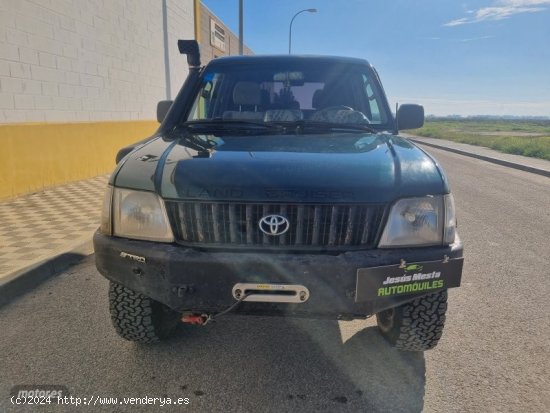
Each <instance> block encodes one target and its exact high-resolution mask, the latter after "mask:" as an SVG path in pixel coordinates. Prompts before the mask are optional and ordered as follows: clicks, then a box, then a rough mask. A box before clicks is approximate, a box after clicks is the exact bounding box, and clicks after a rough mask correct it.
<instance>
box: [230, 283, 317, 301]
mask: <svg viewBox="0 0 550 413" xmlns="http://www.w3.org/2000/svg"><path fill="white" fill-rule="evenodd" d="M232 294H233V298H235V299H236V300H240V299H242V297H243V296H244V295H246V297H245V298H244V299H243V301H249V302H263V303H296V304H302V303H305V302H306V301H307V300H308V299H309V290H308V289H307V287H305V286H303V285H300V284H256V283H237V284H235V285H234V286H233V289H232Z"/></svg>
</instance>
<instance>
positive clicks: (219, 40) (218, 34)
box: [210, 19, 225, 52]
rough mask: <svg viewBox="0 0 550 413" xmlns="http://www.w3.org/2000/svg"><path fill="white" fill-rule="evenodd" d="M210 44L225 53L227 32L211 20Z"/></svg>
mask: <svg viewBox="0 0 550 413" xmlns="http://www.w3.org/2000/svg"><path fill="white" fill-rule="evenodd" d="M210 44H211V45H212V46H214V47H215V48H217V49H220V50H221V51H222V52H225V30H224V29H223V27H221V26H220V25H219V24H218V23H216V21H215V20H214V19H210Z"/></svg>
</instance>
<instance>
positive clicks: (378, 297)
mask: <svg viewBox="0 0 550 413" xmlns="http://www.w3.org/2000/svg"><path fill="white" fill-rule="evenodd" d="M180 50H181V51H182V52H183V53H185V54H187V58H188V62H189V63H190V73H189V76H188V78H187V80H186V82H185V84H184V85H183V87H182V89H181V91H180V93H179V94H178V96H177V98H176V99H175V101H174V102H166V101H165V102H161V103H159V107H158V114H157V115H158V118H159V121H162V123H161V126H160V128H159V129H158V131H157V132H156V134H155V135H153V136H152V137H150V138H148V139H147V140H146V141H142V142H140V143H138V144H136V145H133V146H132V147H129V148H124V149H123V150H122V151H121V152H120V153H119V157H118V158H119V162H118V165H117V167H116V169H115V171H114V172H113V174H112V175H111V178H110V183H109V187H108V191H107V195H106V197H105V203H104V208H103V215H102V224H101V228H100V229H99V231H98V232H97V233H96V235H95V237H94V245H95V253H96V263H97V268H98V270H99V271H100V272H101V274H103V275H104V276H105V277H107V278H108V279H109V280H110V282H111V288H110V305H111V307H110V308H111V314H112V320H113V323H114V326H115V328H116V330H117V332H118V333H119V334H120V335H121V336H122V337H124V338H126V339H128V340H134V341H143V342H148V341H156V340H159V339H162V338H164V337H167V336H168V335H169V334H170V333H171V332H172V331H173V330H174V328H175V327H176V325H177V324H178V323H179V322H181V321H183V322H187V323H193V324H207V323H208V322H210V321H211V320H213V319H216V317H219V316H220V315H221V314H226V313H235V314H247V315H278V316H285V317H291V316H292V317H311V318H330V319H338V320H351V319H356V318H366V317H368V316H371V315H374V314H376V315H377V318H378V325H379V328H380V331H381V333H382V334H383V335H384V336H385V337H386V338H387V339H388V341H389V342H390V343H391V344H393V345H394V346H396V347H398V348H400V349H403V350H416V351H421V350H426V349H430V348H433V347H434V346H435V345H436V344H437V342H438V340H439V338H440V337H441V334H442V329H443V324H444V319H445V311H446V306H447V289H448V288H451V287H457V286H459V285H460V278H461V272H462V262H463V259H462V244H461V242H460V240H459V238H458V236H457V234H456V231H455V227H456V220H455V210H454V204H453V198H452V195H451V194H450V190H449V186H448V183H447V180H446V178H445V175H444V173H443V170H442V169H441V167H440V166H439V165H438V163H437V162H436V161H435V160H434V159H433V158H432V157H431V156H430V155H428V154H427V153H425V152H424V151H423V150H421V149H419V148H418V147H416V146H415V145H413V144H412V143H410V142H409V141H408V140H406V139H404V138H402V137H400V136H399V135H398V133H397V131H398V128H403V129H411V128H415V127H420V126H421V125H422V124H423V122H424V111H423V108H422V107H421V106H418V105H402V106H401V107H399V109H398V110H397V114H396V116H394V115H393V114H392V112H391V110H390V107H389V105H388V102H387V99H386V96H385V94H384V91H383V89H382V86H381V84H380V81H379V77H378V75H377V73H376V71H375V70H374V68H373V67H372V66H371V65H370V64H369V63H367V62H366V61H364V60H360V59H352V58H341V57H321V56H246V57H244V56H239V57H226V58H219V59H215V60H213V61H211V62H210V63H208V64H207V65H206V66H205V67H202V66H201V65H200V57H199V55H198V48H197V46H196V43H194V42H190V41H180ZM266 322H268V321H266Z"/></svg>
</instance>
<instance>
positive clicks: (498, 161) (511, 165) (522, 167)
mask: <svg viewBox="0 0 550 413" xmlns="http://www.w3.org/2000/svg"><path fill="white" fill-rule="evenodd" d="M407 139H408V140H410V141H412V142H414V143H416V144H419V145H426V146H431V147H433V148H437V149H442V150H444V151H448V152H454V153H458V154H459V155H464V156H469V157H471V158H476V159H481V160H483V161H487V162H491V163H494V164H497V165H502V166H506V167H508V168H514V169H519V170H521V171H525V172H531V173H534V174H537V175H542V176H546V177H549V178H550V171H547V170H544V169H539V168H535V167H533V166H528V165H524V164H520V163H515V162H510V161H505V160H503V159H497V158H491V157H489V156H485V155H480V154H477V153H474V152H467V151H463V150H460V149H455V148H449V147H448V146H443V145H436V144H434V143H431V142H430V143H427V142H424V141H421V140H417V139H415V138H412V137H408V138H407Z"/></svg>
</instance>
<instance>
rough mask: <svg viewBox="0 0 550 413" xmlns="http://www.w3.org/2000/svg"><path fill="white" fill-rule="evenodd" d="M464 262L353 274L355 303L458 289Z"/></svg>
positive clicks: (400, 266) (399, 266) (392, 267)
mask: <svg viewBox="0 0 550 413" xmlns="http://www.w3.org/2000/svg"><path fill="white" fill-rule="evenodd" d="M463 263H464V258H455V259H446V260H441V261H424V262H412V263H403V264H396V265H386V266H382V267H371V268H359V269H358V270H357V284H356V294H355V301H356V302H365V301H372V300H379V299H388V298H390V299H391V298H394V297H399V296H405V295H421V294H429V293H432V292H437V291H441V290H444V289H447V288H453V287H459V286H460V280H461V277H462V265H463Z"/></svg>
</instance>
